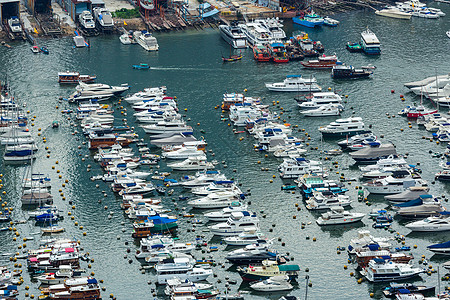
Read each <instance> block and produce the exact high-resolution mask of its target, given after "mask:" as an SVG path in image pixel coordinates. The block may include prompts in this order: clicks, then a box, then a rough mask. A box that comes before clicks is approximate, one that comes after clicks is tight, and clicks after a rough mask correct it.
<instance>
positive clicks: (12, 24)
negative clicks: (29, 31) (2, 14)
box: [8, 17, 22, 34]
mask: <svg viewBox="0 0 450 300" xmlns="http://www.w3.org/2000/svg"><path fill="white" fill-rule="evenodd" d="M8 26H9V28H10V29H11V32H12V33H13V34H17V33H21V32H22V24H20V20H19V18H18V17H11V18H10V19H8Z"/></svg>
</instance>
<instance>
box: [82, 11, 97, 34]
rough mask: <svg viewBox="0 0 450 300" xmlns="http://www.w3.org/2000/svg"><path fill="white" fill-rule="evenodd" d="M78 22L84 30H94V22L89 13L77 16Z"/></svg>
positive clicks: (85, 12)
mask: <svg viewBox="0 0 450 300" xmlns="http://www.w3.org/2000/svg"><path fill="white" fill-rule="evenodd" d="M78 22H80V24H81V26H82V27H83V28H84V29H85V30H94V29H95V22H94V18H93V17H92V14H91V12H90V11H88V10H85V11H83V12H82V13H81V14H79V15H78Z"/></svg>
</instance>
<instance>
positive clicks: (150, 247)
mask: <svg viewBox="0 0 450 300" xmlns="http://www.w3.org/2000/svg"><path fill="white" fill-rule="evenodd" d="M163 249H164V250H167V251H172V252H179V253H186V254H187V253H191V252H192V250H194V249H195V246H194V245H193V244H192V243H175V241H174V239H173V238H172V237H171V236H159V235H155V236H152V237H148V238H143V239H141V246H140V248H139V250H137V251H136V254H135V256H136V258H137V259H144V258H146V257H148V256H149V255H151V254H152V253H154V252H158V251H160V250H163Z"/></svg>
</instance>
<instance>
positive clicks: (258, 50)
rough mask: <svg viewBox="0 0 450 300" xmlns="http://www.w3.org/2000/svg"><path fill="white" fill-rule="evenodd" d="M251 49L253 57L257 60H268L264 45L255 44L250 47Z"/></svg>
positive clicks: (267, 51)
mask: <svg viewBox="0 0 450 300" xmlns="http://www.w3.org/2000/svg"><path fill="white" fill-rule="evenodd" d="M252 49H253V58H254V59H255V60H256V61H258V62H266V61H270V54H269V50H268V49H267V47H266V46H263V45H255V46H253V47H252Z"/></svg>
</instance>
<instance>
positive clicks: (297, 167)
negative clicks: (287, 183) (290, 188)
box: [278, 157, 324, 178]
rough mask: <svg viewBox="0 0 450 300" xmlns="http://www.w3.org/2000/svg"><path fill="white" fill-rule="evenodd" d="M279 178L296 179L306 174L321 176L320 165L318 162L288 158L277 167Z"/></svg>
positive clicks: (300, 158) (321, 169)
mask: <svg viewBox="0 0 450 300" xmlns="http://www.w3.org/2000/svg"><path fill="white" fill-rule="evenodd" d="M278 172H280V177H281V178H298V177H299V176H301V175H304V174H308V173H316V174H323V173H324V171H323V167H322V163H321V162H319V161H312V160H311V161H309V160H306V159H305V158H303V157H296V158H288V159H285V160H284V161H283V163H282V164H280V165H279V166H278Z"/></svg>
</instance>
